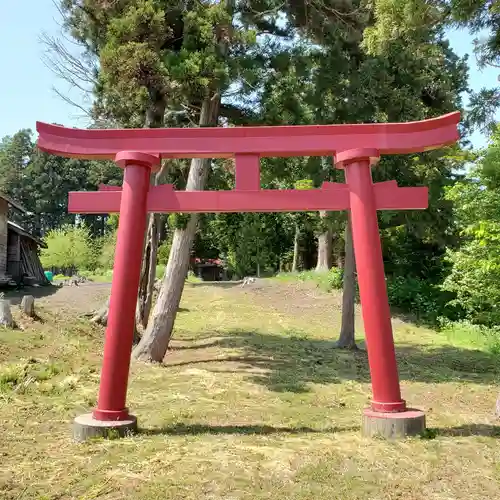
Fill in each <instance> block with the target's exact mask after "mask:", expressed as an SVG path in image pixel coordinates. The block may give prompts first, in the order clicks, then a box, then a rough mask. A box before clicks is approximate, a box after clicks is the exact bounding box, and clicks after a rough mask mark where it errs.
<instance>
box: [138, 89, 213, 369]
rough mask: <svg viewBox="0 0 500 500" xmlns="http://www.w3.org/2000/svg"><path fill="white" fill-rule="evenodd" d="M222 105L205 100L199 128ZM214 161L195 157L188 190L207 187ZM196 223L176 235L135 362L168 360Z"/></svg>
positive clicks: (207, 123)
mask: <svg viewBox="0 0 500 500" xmlns="http://www.w3.org/2000/svg"><path fill="white" fill-rule="evenodd" d="M219 104H220V96H219V95H218V94H217V95H216V96H214V97H206V98H205V100H204V101H203V105H202V109H201V115H200V126H211V125H215V124H216V123H217V119H218V114H219ZM211 161H212V160H211V159H207V158H194V159H193V160H192V161H191V167H190V169H189V177H188V182H187V185H186V191H198V190H202V189H203V188H204V187H205V184H206V181H207V177H208V173H209V170H210V164H211ZM197 223H198V216H197V214H192V215H191V216H190V218H189V221H188V223H187V226H186V227H185V228H183V229H176V230H175V232H174V237H173V240H172V247H171V249H170V255H169V259H168V264H167V267H166V269H165V275H164V277H163V283H162V287H161V289H160V293H159V294H158V299H157V301H156V305H155V307H154V310H153V314H152V317H151V321H150V322H149V324H148V328H147V330H146V332H145V333H144V335H143V337H142V339H141V341H140V342H139V344H138V345H137V346H136V347H135V349H134V351H133V353H132V356H133V357H134V358H135V359H140V360H144V361H156V362H161V361H163V358H164V357H165V354H166V352H167V349H168V345H169V342H170V338H171V337H172V330H173V327H174V322H175V317H176V315H177V310H178V308H179V303H180V300H181V296H182V291H183V289H184V283H185V280H186V276H187V272H188V269H189V254H190V249H191V246H192V244H193V240H194V236H195V233H196V226H197Z"/></svg>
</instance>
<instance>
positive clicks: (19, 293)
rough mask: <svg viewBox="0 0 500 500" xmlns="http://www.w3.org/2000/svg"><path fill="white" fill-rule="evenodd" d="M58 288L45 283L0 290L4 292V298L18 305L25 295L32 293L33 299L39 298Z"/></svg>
mask: <svg viewBox="0 0 500 500" xmlns="http://www.w3.org/2000/svg"><path fill="white" fill-rule="evenodd" d="M58 290H59V287H58V286H55V285H46V286H26V287H24V288H22V289H21V290H15V289H13V288H10V289H9V288H5V289H1V290H0V292H2V293H3V294H4V296H5V299H7V300H8V301H9V302H10V304H11V305H13V306H18V305H19V304H20V303H21V301H22V299H23V297H24V296H25V295H33V297H35V299H41V298H43V297H49V296H50V295H53V294H54V293H56V292H57V291H58Z"/></svg>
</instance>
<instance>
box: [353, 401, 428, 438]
mask: <svg viewBox="0 0 500 500" xmlns="http://www.w3.org/2000/svg"><path fill="white" fill-rule="evenodd" d="M361 430H362V433H363V436H366V437H383V438H387V439H401V438H404V437H407V436H418V435H419V434H421V433H422V432H423V431H424V430H425V413H424V412H423V411H420V410H413V409H407V410H406V411H401V412H395V413H388V412H385V413H384V412H378V411H373V410H372V409H371V408H365V409H364V410H363V424H362V427H361Z"/></svg>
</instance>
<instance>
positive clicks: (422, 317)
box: [386, 276, 457, 325]
mask: <svg viewBox="0 0 500 500" xmlns="http://www.w3.org/2000/svg"><path fill="white" fill-rule="evenodd" d="M386 283H387V295H388V297H389V304H390V305H391V306H392V307H395V308H397V309H399V310H400V311H405V312H409V313H410V314H412V316H413V317H414V318H416V319H417V320H419V321H423V322H426V323H430V324H432V325H436V324H437V322H438V320H439V318H441V317H442V316H449V317H456V315H457V312H456V311H455V310H454V309H453V308H452V307H451V305H450V304H449V300H450V298H451V297H453V295H452V294H444V293H443V292H442V290H441V288H440V287H439V285H436V284H432V283H431V282H429V280H426V279H422V278H417V277H411V276H395V277H390V278H388V279H387V282H386Z"/></svg>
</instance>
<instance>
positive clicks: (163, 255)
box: [157, 238, 172, 264]
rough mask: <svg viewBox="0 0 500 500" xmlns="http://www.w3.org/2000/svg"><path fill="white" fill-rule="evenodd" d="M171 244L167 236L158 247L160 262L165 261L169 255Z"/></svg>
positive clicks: (163, 262)
mask: <svg viewBox="0 0 500 500" xmlns="http://www.w3.org/2000/svg"><path fill="white" fill-rule="evenodd" d="M171 246H172V241H171V239H170V238H168V239H166V240H165V241H164V242H163V243H162V244H161V245H160V246H159V247H158V259H157V260H158V262H161V263H162V264H165V263H167V261H168V257H169V256H170V248H171Z"/></svg>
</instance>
